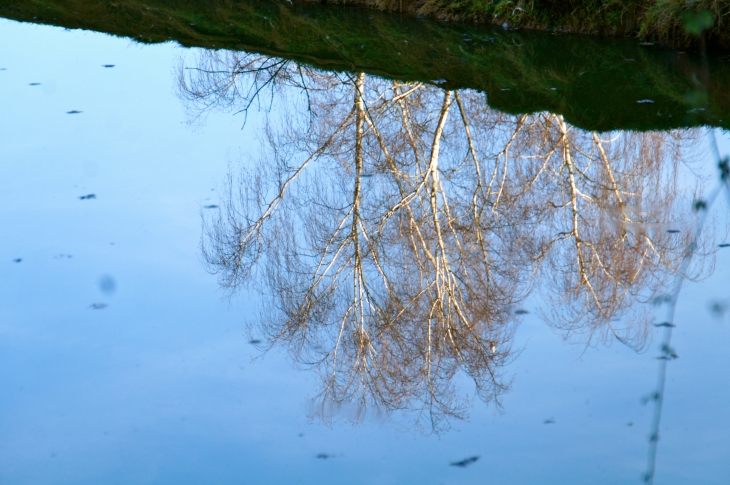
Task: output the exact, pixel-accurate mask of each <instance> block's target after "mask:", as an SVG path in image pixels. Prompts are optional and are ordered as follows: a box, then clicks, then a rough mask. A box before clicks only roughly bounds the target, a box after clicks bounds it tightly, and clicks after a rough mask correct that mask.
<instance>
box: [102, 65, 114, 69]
mask: <svg viewBox="0 0 730 485" xmlns="http://www.w3.org/2000/svg"><path fill="white" fill-rule="evenodd" d="M101 67H106V68H107V69H110V68H112V67H114V64H104V65H103V66H101Z"/></svg>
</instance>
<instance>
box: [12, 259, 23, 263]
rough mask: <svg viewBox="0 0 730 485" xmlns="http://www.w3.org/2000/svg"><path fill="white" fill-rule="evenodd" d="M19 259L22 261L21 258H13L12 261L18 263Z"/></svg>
mask: <svg viewBox="0 0 730 485" xmlns="http://www.w3.org/2000/svg"><path fill="white" fill-rule="evenodd" d="M21 261H23V258H16V259H14V260H13V263H20V262H21Z"/></svg>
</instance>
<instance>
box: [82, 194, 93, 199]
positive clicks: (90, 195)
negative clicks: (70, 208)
mask: <svg viewBox="0 0 730 485" xmlns="http://www.w3.org/2000/svg"><path fill="white" fill-rule="evenodd" d="M90 199H96V194H87V195H82V196H81V197H79V200H90Z"/></svg>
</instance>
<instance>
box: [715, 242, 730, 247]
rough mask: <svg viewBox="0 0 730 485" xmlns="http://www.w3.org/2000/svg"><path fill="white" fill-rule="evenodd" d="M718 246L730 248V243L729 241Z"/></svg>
mask: <svg viewBox="0 0 730 485" xmlns="http://www.w3.org/2000/svg"><path fill="white" fill-rule="evenodd" d="M717 247H718V248H730V244H728V243H722V244H718V245H717Z"/></svg>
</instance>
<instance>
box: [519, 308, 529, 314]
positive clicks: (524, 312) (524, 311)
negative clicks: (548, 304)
mask: <svg viewBox="0 0 730 485" xmlns="http://www.w3.org/2000/svg"><path fill="white" fill-rule="evenodd" d="M528 313H530V312H528V311H527V310H525V309H523V308H520V309H519V310H515V315H527V314H528Z"/></svg>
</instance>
